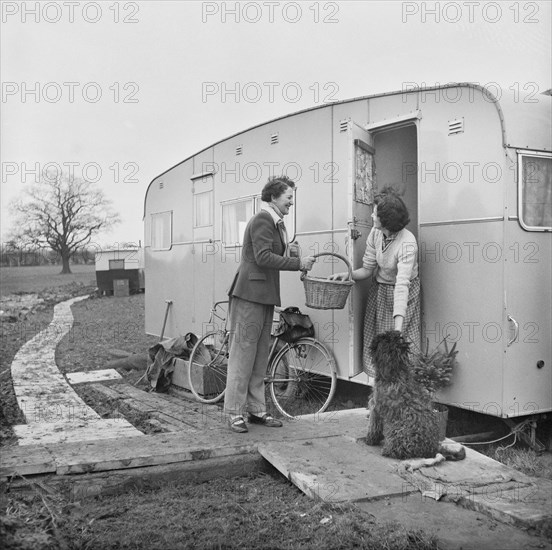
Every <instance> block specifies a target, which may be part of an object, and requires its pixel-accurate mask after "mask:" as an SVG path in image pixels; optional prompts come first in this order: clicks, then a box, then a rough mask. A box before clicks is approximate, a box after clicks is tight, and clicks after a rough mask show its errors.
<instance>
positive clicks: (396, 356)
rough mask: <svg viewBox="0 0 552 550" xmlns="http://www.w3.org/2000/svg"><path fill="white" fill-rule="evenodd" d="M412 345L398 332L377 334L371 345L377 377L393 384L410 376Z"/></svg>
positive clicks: (391, 331) (390, 331)
mask: <svg viewBox="0 0 552 550" xmlns="http://www.w3.org/2000/svg"><path fill="white" fill-rule="evenodd" d="M409 349H410V344H409V343H408V342H407V341H406V340H405V339H404V338H403V337H402V335H401V333H400V332H399V331H398V330H389V331H387V332H382V333H381V334H377V335H376V336H375V337H374V339H373V340H372V343H371V344H370V351H371V353H372V358H373V360H374V365H375V367H376V377H377V378H379V379H380V380H385V381H389V382H392V381H394V380H397V379H398V378H400V377H401V376H403V375H404V374H408V368H409V365H410V361H409V358H408V350H409Z"/></svg>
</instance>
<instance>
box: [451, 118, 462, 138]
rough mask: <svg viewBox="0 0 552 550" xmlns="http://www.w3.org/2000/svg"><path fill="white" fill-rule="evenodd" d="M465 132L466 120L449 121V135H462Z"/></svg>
mask: <svg viewBox="0 0 552 550" xmlns="http://www.w3.org/2000/svg"><path fill="white" fill-rule="evenodd" d="M463 131H464V119H463V118H457V119H456V120H449V128H448V135H449V136H452V135H454V134H461V133H462V132H463Z"/></svg>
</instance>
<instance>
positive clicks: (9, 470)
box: [0, 445, 57, 479]
mask: <svg viewBox="0 0 552 550" xmlns="http://www.w3.org/2000/svg"><path fill="white" fill-rule="evenodd" d="M56 468H57V466H56V461H55V454H54V453H52V452H51V451H50V449H48V448H47V447H45V446H43V445H34V446H32V447H31V446H29V447H20V446H14V447H3V448H2V462H1V463H0V478H2V479H5V478H9V477H11V476H14V475H22V476H26V475H33V474H46V473H49V472H55V471H56Z"/></svg>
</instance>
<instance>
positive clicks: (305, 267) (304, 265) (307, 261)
mask: <svg viewBox="0 0 552 550" xmlns="http://www.w3.org/2000/svg"><path fill="white" fill-rule="evenodd" d="M314 262H316V258H315V257H314V256H303V257H302V258H301V271H310V270H311V269H312V266H313V265H314Z"/></svg>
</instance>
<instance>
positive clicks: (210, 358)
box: [188, 330, 228, 403]
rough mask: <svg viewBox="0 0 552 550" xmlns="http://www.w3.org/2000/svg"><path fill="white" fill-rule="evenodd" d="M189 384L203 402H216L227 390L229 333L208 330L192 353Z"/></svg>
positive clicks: (196, 396)
mask: <svg viewBox="0 0 552 550" xmlns="http://www.w3.org/2000/svg"><path fill="white" fill-rule="evenodd" d="M188 367H189V368H188V386H189V388H190V390H191V392H192V393H193V394H194V397H195V398H196V399H197V400H198V401H199V402H201V403H216V402H217V401H220V400H221V399H222V396H223V395H224V392H225V390H226V373H227V370H228V334H226V333H225V332H223V331H220V330H219V331H213V332H208V333H207V334H206V335H205V336H203V337H202V338H200V339H199V340H198V341H197V343H196V345H195V346H194V348H193V349H192V353H191V354H190V361H189V363H188Z"/></svg>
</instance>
